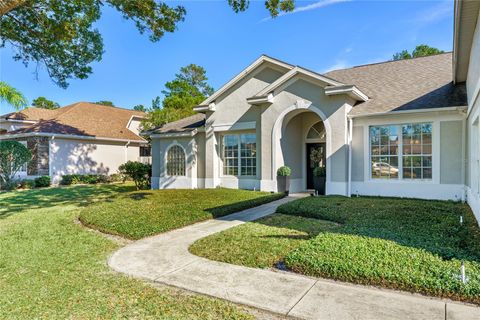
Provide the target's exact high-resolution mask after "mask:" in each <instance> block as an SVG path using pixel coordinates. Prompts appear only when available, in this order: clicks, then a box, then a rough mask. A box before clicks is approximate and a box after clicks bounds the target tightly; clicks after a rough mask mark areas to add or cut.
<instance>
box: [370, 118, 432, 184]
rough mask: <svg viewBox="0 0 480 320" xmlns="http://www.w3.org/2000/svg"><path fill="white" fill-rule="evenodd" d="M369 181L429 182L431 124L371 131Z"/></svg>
mask: <svg viewBox="0 0 480 320" xmlns="http://www.w3.org/2000/svg"><path fill="white" fill-rule="evenodd" d="M370 166H371V177H372V179H403V180H431V179H432V124H431V123H410V124H401V125H388V126H371V127H370Z"/></svg>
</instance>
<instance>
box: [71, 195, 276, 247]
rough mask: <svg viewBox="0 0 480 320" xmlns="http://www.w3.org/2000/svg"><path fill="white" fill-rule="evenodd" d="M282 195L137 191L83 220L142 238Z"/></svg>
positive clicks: (94, 208)
mask: <svg viewBox="0 0 480 320" xmlns="http://www.w3.org/2000/svg"><path fill="white" fill-rule="evenodd" d="M281 197H283V194H271V193H267V192H254V191H247V190H232V189H220V188H219V189H196V190H148V191H135V192H129V193H124V194H121V195H119V196H117V197H115V198H114V199H107V200H106V201H99V202H98V203H96V204H93V205H91V206H88V207H86V208H85V209H84V210H83V211H82V212H81V213H80V221H82V222H83V223H84V224H85V225H88V226H90V227H93V228H95V229H98V230H100V231H103V232H107V233H111V234H117V235H121V236H124V237H127V238H130V239H140V238H144V237H147V236H150V235H153V234H156V233H161V232H165V231H168V230H172V229H176V228H180V227H183V226H186V225H189V224H192V223H195V222H199V221H203V220H207V219H211V218H215V217H221V216H224V215H226V214H230V213H234V212H237V211H240V210H244V209H247V208H251V207H254V206H258V205H260V204H264V203H267V202H270V201H273V200H277V199H279V198H281Z"/></svg>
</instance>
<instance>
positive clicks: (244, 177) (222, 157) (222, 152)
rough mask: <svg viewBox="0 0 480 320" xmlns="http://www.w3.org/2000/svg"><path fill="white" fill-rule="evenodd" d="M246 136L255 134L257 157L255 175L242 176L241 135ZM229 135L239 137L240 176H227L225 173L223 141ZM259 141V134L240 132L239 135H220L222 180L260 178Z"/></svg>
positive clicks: (238, 167) (238, 166)
mask: <svg viewBox="0 0 480 320" xmlns="http://www.w3.org/2000/svg"><path fill="white" fill-rule="evenodd" d="M245 134H253V135H255V150H256V157H255V175H241V174H240V173H241V172H242V171H241V170H242V156H241V138H240V136H241V135H245ZM228 135H234V136H237V137H238V145H237V148H238V165H237V169H238V173H239V174H238V175H236V176H235V175H231V174H225V173H224V170H223V169H224V168H225V156H224V155H225V153H224V149H223V148H224V143H223V139H224V137H225V136H228ZM257 147H258V141H257V133H256V132H239V133H224V134H222V135H220V178H235V179H256V178H257V176H258V150H257Z"/></svg>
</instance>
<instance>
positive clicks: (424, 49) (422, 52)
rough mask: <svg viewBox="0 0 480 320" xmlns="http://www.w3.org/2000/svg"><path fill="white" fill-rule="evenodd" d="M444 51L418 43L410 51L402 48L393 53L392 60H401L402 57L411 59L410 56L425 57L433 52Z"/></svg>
mask: <svg viewBox="0 0 480 320" xmlns="http://www.w3.org/2000/svg"><path fill="white" fill-rule="evenodd" d="M444 52H445V51H443V50H440V49H437V48H434V47H430V46H428V45H426V44H420V45H418V46H416V47H415V49H414V50H413V51H412V53H410V52H408V51H407V50H402V51H400V52H397V53H395V54H394V55H393V60H403V59H411V58H418V57H425V56H431V55H434V54H440V53H444Z"/></svg>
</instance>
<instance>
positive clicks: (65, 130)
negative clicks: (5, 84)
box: [3, 102, 145, 141]
mask: <svg viewBox="0 0 480 320" xmlns="http://www.w3.org/2000/svg"><path fill="white" fill-rule="evenodd" d="M45 111H47V112H45ZM144 115H145V113H143V112H141V111H134V110H129V109H122V108H117V107H110V106H104V105H98V104H94V103H88V102H78V103H74V104H71V105H68V106H65V107H62V108H59V109H55V110H43V109H42V110H40V109H39V108H28V109H25V110H22V111H21V112H18V113H16V114H10V115H5V116H3V117H6V118H7V119H17V120H18V119H22V120H38V122H36V123H35V124H32V125H30V126H28V127H25V128H21V129H18V130H15V131H11V132H9V133H8V134H9V135H12V134H27V133H38V134H41V133H48V134H67V135H77V136H89V137H98V138H109V139H121V140H132V141H140V140H144V139H143V138H142V137H140V136H138V135H137V134H135V133H134V132H133V131H130V130H129V129H127V125H128V123H129V121H130V119H131V118H132V116H138V117H143V116H144Z"/></svg>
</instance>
